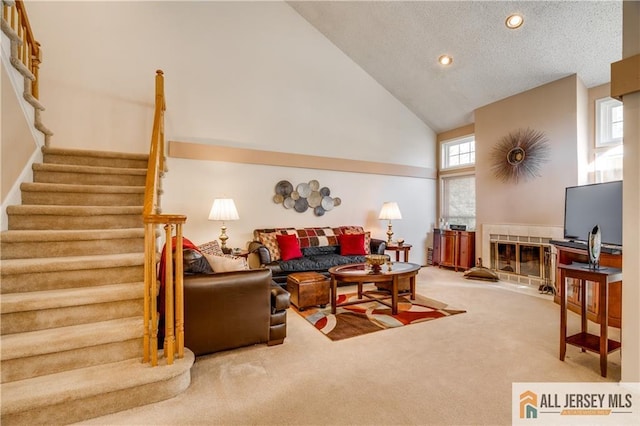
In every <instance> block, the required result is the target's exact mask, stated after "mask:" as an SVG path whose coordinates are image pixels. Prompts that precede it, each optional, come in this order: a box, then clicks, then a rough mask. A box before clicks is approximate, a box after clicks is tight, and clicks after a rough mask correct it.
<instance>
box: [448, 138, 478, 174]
mask: <svg viewBox="0 0 640 426" xmlns="http://www.w3.org/2000/svg"><path fill="white" fill-rule="evenodd" d="M466 143H471V147H472V149H471V150H469V151H468V152H469V154H470V157H471V158H472V160H471V161H469V162H467V163H463V164H455V165H451V164H449V159H450V157H451V155H450V151H451V150H452V149H455V148H456V147H460V146H462V145H464V144H466ZM475 143H476V138H475V135H468V136H463V137H461V138H456V139H450V140H447V141H443V142H442V143H441V144H440V159H441V160H440V170H454V169H461V168H465V167H474V166H475V164H476V149H475ZM465 153H466V152H465Z"/></svg>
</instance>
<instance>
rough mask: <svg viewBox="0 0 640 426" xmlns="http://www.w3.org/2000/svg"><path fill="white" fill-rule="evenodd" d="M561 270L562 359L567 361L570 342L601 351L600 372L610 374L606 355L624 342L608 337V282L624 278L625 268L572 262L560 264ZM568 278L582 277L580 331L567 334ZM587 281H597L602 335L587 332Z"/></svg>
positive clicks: (605, 374)
mask: <svg viewBox="0 0 640 426" xmlns="http://www.w3.org/2000/svg"><path fill="white" fill-rule="evenodd" d="M558 271H559V272H560V283H559V284H560V361H564V356H565V354H566V352H567V343H568V344H570V345H574V346H577V347H579V348H581V349H582V351H583V352H584V351H585V350H588V351H591V352H595V353H598V354H600V375H601V376H602V377H607V355H608V354H609V353H610V352H613V351H615V350H618V349H620V346H621V343H620V342H617V341H615V340H611V339H609V338H608V336H607V333H608V323H607V321H608V318H609V314H608V312H607V308H608V307H609V300H608V295H609V284H611V283H614V282H618V281H622V269H619V268H612V267H603V268H601V269H590V268H589V265H587V264H584V263H572V264H571V265H565V264H562V263H559V264H558ZM567 278H574V279H577V280H580V281H581V285H580V288H581V294H580V299H581V300H580V302H581V312H580V315H581V331H580V333H577V334H574V335H572V336H567ZM587 281H592V282H595V283H597V285H598V296H599V300H598V303H599V305H600V306H599V308H598V322H599V323H600V336H596V335H594V334H591V333H589V332H587V300H586V299H587Z"/></svg>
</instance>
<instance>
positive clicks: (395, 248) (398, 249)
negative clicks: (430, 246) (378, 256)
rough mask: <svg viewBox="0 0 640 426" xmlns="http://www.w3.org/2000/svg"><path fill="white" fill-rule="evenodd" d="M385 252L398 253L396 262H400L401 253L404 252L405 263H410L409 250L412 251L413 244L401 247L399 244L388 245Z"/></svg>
mask: <svg viewBox="0 0 640 426" xmlns="http://www.w3.org/2000/svg"><path fill="white" fill-rule="evenodd" d="M385 250H388V251H395V252H396V262H400V252H404V257H403V259H404V260H403V262H408V261H409V250H411V244H403V245H401V246H399V245H397V244H388V245H387V248H386V249H385Z"/></svg>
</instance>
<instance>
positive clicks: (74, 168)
mask: <svg viewBox="0 0 640 426" xmlns="http://www.w3.org/2000/svg"><path fill="white" fill-rule="evenodd" d="M32 170H33V181H34V182H42V183H69V184H77V183H82V184H83V185H144V184H145V181H146V176H147V173H146V168H132V167H104V166H91V165H75V164H57V163H34V164H33V167H32Z"/></svg>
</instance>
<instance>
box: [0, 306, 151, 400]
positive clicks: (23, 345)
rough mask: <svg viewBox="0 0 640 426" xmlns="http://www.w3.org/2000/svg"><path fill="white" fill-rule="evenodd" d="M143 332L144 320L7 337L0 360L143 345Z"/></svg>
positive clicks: (99, 323)
mask: <svg viewBox="0 0 640 426" xmlns="http://www.w3.org/2000/svg"><path fill="white" fill-rule="evenodd" d="M142 332H143V326H142V319H141V318H140V317H130V318H119V319H114V320H109V321H100V322H93V323H89V324H80V325H71V326H67V327H58V328H50V329H46V330H38V331H29V332H26V333H15V334H7V335H3V336H2V337H0V343H1V344H2V353H1V356H0V359H1V360H2V361H6V360H10V359H16V358H26V357H32V356H37V355H44V354H51V353H56V352H63V351H70V350H73V349H79V348H84V347H89V346H98V345H103V344H108V343H115V342H121V341H124V340H130V339H136V338H138V337H139V338H140V339H141V340H140V341H141V342H142ZM3 386H4V385H3ZM3 394H4V389H3ZM3 396H4V395H3Z"/></svg>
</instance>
